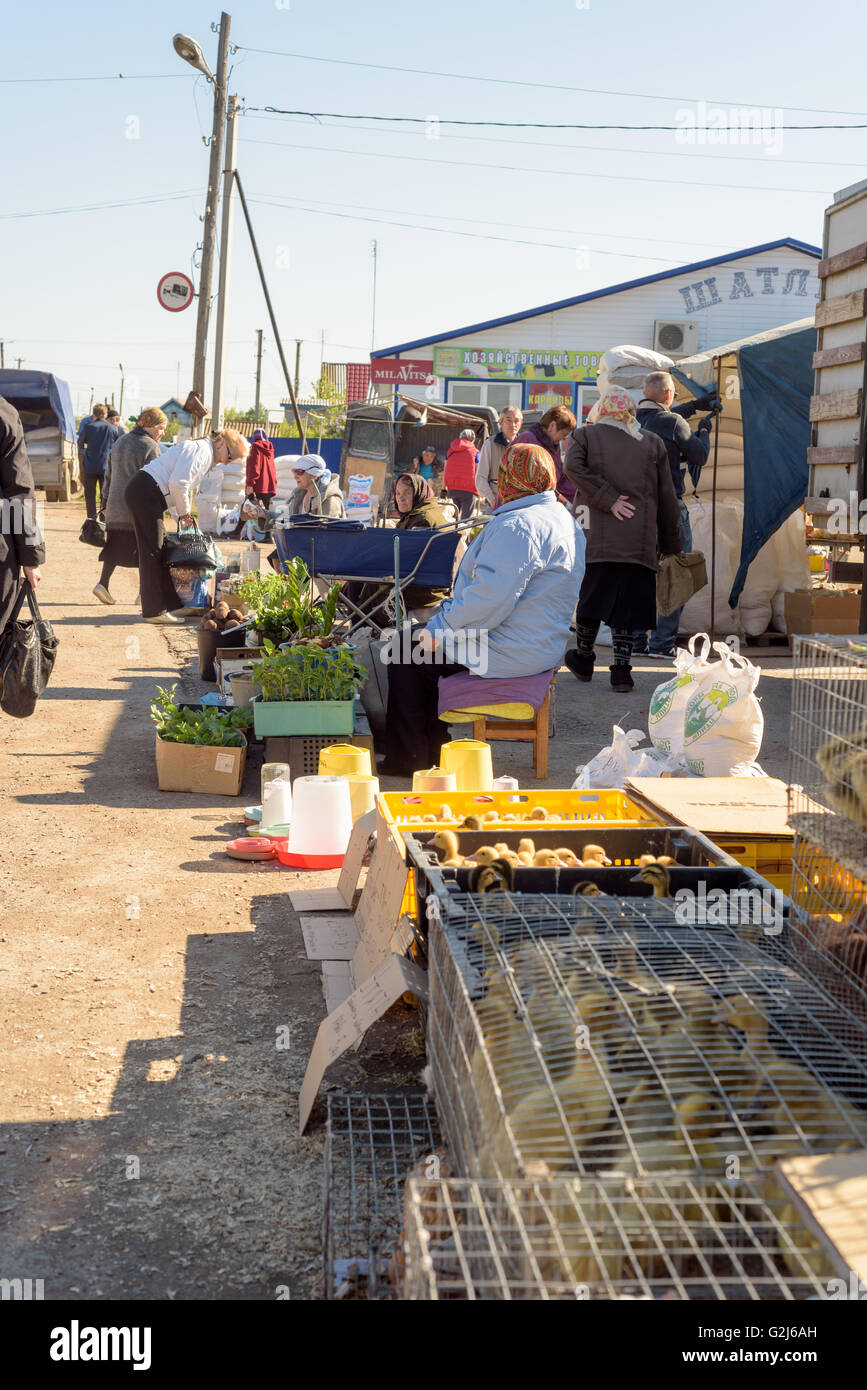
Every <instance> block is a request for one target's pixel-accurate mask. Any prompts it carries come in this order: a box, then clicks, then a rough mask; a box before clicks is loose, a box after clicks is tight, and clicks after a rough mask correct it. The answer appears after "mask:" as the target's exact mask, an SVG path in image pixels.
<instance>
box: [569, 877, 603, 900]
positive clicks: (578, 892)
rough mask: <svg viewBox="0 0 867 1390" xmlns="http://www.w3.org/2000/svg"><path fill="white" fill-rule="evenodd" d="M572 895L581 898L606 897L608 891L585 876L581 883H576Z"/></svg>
mask: <svg viewBox="0 0 867 1390" xmlns="http://www.w3.org/2000/svg"><path fill="white" fill-rule="evenodd" d="M572 896H573V897H579V898H606V897H607V896H608V894H607V893H603V892H602V889H601V888H600V887H599V884H598V883H591V881H590V879H589V878H583V879H582V880H581V882H580V883H576V884H575V887H574V888H573V889H572Z"/></svg>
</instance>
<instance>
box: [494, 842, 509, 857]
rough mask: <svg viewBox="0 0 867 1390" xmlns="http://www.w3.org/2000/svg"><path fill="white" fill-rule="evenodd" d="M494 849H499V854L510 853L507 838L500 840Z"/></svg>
mask: <svg viewBox="0 0 867 1390" xmlns="http://www.w3.org/2000/svg"><path fill="white" fill-rule="evenodd" d="M494 849H495V850H496V851H497V854H508V853H509V846H508V845H507V844H506V842H505V840H498V841H497V843H496V844H495V845H494Z"/></svg>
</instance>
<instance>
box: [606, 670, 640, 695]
mask: <svg viewBox="0 0 867 1390" xmlns="http://www.w3.org/2000/svg"><path fill="white" fill-rule="evenodd" d="M608 669H609V671H610V672H611V688H612V690H616V691H618V693H620V694H626V692H627V691H630V690H634V689H635V681H634V680H633V679H632V667H631V666H629V665H628V664H626V663H618V665H616V666H609V668H608Z"/></svg>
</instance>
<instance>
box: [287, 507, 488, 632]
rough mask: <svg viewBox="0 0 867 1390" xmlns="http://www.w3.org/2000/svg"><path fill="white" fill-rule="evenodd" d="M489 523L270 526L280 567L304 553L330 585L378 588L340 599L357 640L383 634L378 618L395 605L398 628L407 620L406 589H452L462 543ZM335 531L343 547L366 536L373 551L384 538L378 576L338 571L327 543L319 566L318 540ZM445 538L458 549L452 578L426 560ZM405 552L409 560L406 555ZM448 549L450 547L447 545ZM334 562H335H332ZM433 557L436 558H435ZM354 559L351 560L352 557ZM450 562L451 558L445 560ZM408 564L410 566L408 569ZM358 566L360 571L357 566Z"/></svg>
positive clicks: (317, 576) (316, 573) (325, 522)
mask: <svg viewBox="0 0 867 1390" xmlns="http://www.w3.org/2000/svg"><path fill="white" fill-rule="evenodd" d="M485 524H486V518H483V517H472V518H469V519H468V520H467V521H463V522H457V523H455V524H454V525H449V526H440V527H432V528H431V529H430V530H421V529H417V530H412V531H400V530H398V529H397V528H394V529H392V528H386V527H370V526H367V527H366V526H363V525H361V524H360V523H358V524H357V525H353V524H352V523H346V522H342V521H329V520H328V519H323V518H321V517H317V519H316V522H315V523H314V522H304V523H301V524H299V523H297V522H296V523H294V524H290V525H288V526H286V525H283V526H280V525H279V524H275V525H274V526H273V527H271V528H270V530H271V533H272V536H273V539H274V541H275V543H276V546H277V554H278V556H279V560H280V568H281V569H282V570H284V571H285V569H286V565H287V564H288V562H289V561H290V560H292V559H294V558H296V556H298V555H300V556H301V558H302V559H303V560H304V561H305V563H306V565H307V567H308V569H309V570H310V573H311V575H312V577H313V578H314V579H322V580H324V581H325V582H326V583H328V584H335V583H361V584H365V585H375V586H376V588H375V589H374V591H373V592H372V593H370V594H368V595H367V596H366V597H365V598H364V599H361V600H356V599H353V598H351V597H350V596H349V595H348V594H347V593H346V591H345V589H343V590H341V595H340V599H339V600H338V611H339V612H340V613H341V615H342V617H343V618H344V619H345V621H346V623H347V636H351V635H352V634H353V633H355V632H357V631H358V629H360V628H362V627H369V628H372V629H374V631H375V632H376V634H377V636H378V635H379V634H381V632H382V630H383V626H384V625H383V624H381V623H379V622H377V621H376V619H375V616H374V615H375V614H376V613H377V610H378V609H381V608H382V607H383V606H384V605H385V604H387V603H389V602H391V603H393V605H394V622H393V624H392V625H393V626H395V627H400V626H401V625H402V623H403V622H404V621H405V612H406V610H405V604H404V595H405V593H406V590H407V589H408V588H409V587H410V586H411V585H412V584H414V583H421V584H425V585H428V586H429V587H431V588H446V587H449V588H450V587H451V585H452V582H453V577H454V557H455V552H456V550H457V547H458V544H459V542H460V539H461V536H462V535H463V534H464V533H465V532H467V531H471V530H475V529H476V528H477V527H478V526H482V525H485ZM328 532H331V534H332V537H333V535H334V534H340V536H341V537H342V544H341V549H343V548H344V547H345V548H346V549H350V548H351V546H352V538H353V537H357V536H359V535H364V537H365V544H366V546H367V547H368V548H369V547H370V543H371V539H372V538H373V537H379V536H381V537H382V541H383V552H384V553H383V565H382V566H381V567H380V568H379V569H378V572H376V573H372V572H371V569H370V567H368V571H367V573H365V574H357V573H350V572H349V569H348V568H346V567H343V566H341V567H340V568H335V566H334V564H333V555H332V554H330V552H331V550H332V547H330V546H328V545H326V547H325V548H326V555H325V559H324V560H323V562H322V563H317V559H316V539H317V534H318V535H319V536H320V538H323V536H322V533H326V534H327V533H328ZM445 536H450V537H454V545H453V546H452V547H451V550H450V555H449V557H448V560H449V573H448V577H447V578H446V574H445V568H443V570H442V572H441V573H439V574H436V573H433V574H432V573H430V572H428V573H427V574H425V573H424V567H425V562H426V561H428V559H429V556H430V552H431V549H432V547H434V546H435V544H436V542H437V540H438V538H442V537H445ZM388 537H390V538H391V547H390V549H391V556H390V560H391V564H390V568H386V564H385V550H386V547H387V538H388ZM422 540H424V544H423V545H421V549H420V550H419V551H418V553H417V554H416V555H415V558H414V559H413V556H412V555H411V554H410V555H409V556H407V551H408V550H410V551H415V548H416V546H417V545H418V544H420V543H421V541H422ZM401 548H403V556H401ZM441 549H443V550H445V547H441ZM329 558H330V559H331V563H329ZM430 558H431V559H432V558H433V557H432V556H431V557H430ZM347 559H349V556H347ZM443 561H444V562H445V555H444V556H443ZM407 566H408V567H407ZM355 568H358V566H356V567H355Z"/></svg>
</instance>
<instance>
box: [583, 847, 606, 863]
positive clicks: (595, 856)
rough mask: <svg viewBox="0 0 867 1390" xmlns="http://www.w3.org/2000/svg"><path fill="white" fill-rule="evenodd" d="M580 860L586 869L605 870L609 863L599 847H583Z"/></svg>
mask: <svg viewBox="0 0 867 1390" xmlns="http://www.w3.org/2000/svg"><path fill="white" fill-rule="evenodd" d="M581 858H582V860H583V862H584V865H585V867H586V868H590V867H591V866H592V867H594V868H595V867H597V866H599V867H600V868H605V866H606V865H608V864H610V863H611V860H610V859H609V858H608V855H607V854H606V853H605V850H604V849H603V848H602V846H601V845H585V846H584V848H583V849H582V851H581Z"/></svg>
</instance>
